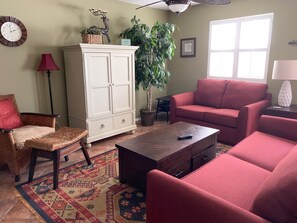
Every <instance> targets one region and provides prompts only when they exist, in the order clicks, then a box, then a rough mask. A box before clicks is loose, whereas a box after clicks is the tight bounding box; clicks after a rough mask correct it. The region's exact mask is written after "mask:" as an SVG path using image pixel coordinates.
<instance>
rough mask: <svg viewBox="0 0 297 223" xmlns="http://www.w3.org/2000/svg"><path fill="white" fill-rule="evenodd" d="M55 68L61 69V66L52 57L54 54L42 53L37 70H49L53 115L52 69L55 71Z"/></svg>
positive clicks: (52, 110)
mask: <svg viewBox="0 0 297 223" xmlns="http://www.w3.org/2000/svg"><path fill="white" fill-rule="evenodd" d="M53 70H60V68H59V67H58V66H57V65H56V63H55V61H54V59H53V57H52V54H50V53H46V54H42V56H41V61H40V64H39V66H38V68H37V71H46V72H47V78H48V88H49V95H50V102H51V112H52V115H53V114H54V108H53V98H52V87H51V71H53Z"/></svg>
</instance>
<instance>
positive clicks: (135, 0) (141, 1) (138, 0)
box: [118, 0, 198, 10]
mask: <svg viewBox="0 0 297 223" xmlns="http://www.w3.org/2000/svg"><path fill="white" fill-rule="evenodd" d="M118 1H122V2H127V3H131V4H135V5H137V7H138V6H142V5H146V4H150V3H153V2H157V1H158V0H118ZM197 4H198V3H196V2H192V5H197ZM148 7H152V8H157V9H163V10H169V9H168V5H166V3H165V2H159V3H157V4H154V5H151V6H148Z"/></svg>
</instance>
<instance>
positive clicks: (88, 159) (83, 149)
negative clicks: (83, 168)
mask: <svg viewBox="0 0 297 223" xmlns="http://www.w3.org/2000/svg"><path fill="white" fill-rule="evenodd" d="M79 143H80V145H81V150H82V152H83V154H84V156H85V159H86V161H87V163H88V165H91V164H92V162H91V160H90V157H89V153H88V151H87V147H86V144H85V142H84V141H83V140H81V141H80V142H79Z"/></svg>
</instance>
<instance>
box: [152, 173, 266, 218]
mask: <svg viewBox="0 0 297 223" xmlns="http://www.w3.org/2000/svg"><path fill="white" fill-rule="evenodd" d="M146 195H147V198H146V203H147V215H146V217H147V222H148V223H180V222H187V223H196V222H203V223H217V222H228V223H238V222H240V223H256V222H257V223H260V222H262V223H264V222H265V223H267V222H268V221H266V220H265V219H263V218H261V217H259V216H257V215H255V214H253V213H251V212H249V211H247V210H244V209H242V208H240V207H238V206H235V205H233V204H232V203H230V202H227V201H225V200H223V199H221V198H219V197H216V196H214V195H212V194H210V193H208V192H206V191H204V190H202V189H200V188H198V187H195V186H193V185H191V184H189V183H186V182H184V181H182V180H180V179H177V178H175V177H172V176H170V175H168V174H166V173H163V172H161V171H158V170H152V171H150V172H149V173H148V175H147V194H146Z"/></svg>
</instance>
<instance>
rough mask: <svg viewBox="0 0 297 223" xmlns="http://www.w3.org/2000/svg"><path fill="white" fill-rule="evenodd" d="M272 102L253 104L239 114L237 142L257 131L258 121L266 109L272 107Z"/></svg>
mask: <svg viewBox="0 0 297 223" xmlns="http://www.w3.org/2000/svg"><path fill="white" fill-rule="evenodd" d="M270 104H271V101H270V100H266V99H265V100H262V101H259V102H256V103H253V104H249V105H246V106H244V107H242V108H241V109H240V111H239V114H238V120H237V128H238V131H237V135H236V139H237V142H239V141H241V140H242V139H244V138H245V137H247V136H249V135H250V134H252V133H253V132H254V131H256V130H257V127H258V120H259V118H260V117H261V115H262V113H263V111H264V109H265V108H266V107H268V106H270Z"/></svg>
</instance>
